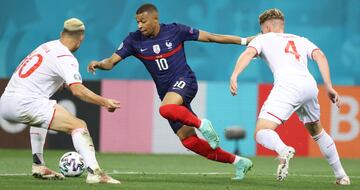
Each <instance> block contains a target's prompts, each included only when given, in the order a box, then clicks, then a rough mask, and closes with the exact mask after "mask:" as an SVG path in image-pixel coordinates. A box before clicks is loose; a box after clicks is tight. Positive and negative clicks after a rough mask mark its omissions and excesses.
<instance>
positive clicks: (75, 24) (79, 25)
mask: <svg viewBox="0 0 360 190" xmlns="http://www.w3.org/2000/svg"><path fill="white" fill-rule="evenodd" d="M64 29H65V30H67V31H71V32H76V31H84V30H85V25H84V23H83V22H82V21H81V20H80V19H78V18H70V19H67V20H66V21H65V22H64Z"/></svg>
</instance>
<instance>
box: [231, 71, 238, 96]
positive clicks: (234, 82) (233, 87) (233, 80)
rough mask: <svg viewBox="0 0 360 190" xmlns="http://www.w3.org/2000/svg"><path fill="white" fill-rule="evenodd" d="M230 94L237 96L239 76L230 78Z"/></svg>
mask: <svg viewBox="0 0 360 190" xmlns="http://www.w3.org/2000/svg"><path fill="white" fill-rule="evenodd" d="M230 92H231V94H232V95H233V96H235V95H237V76H231V78H230Z"/></svg>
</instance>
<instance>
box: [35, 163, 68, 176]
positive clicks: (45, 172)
mask: <svg viewBox="0 0 360 190" xmlns="http://www.w3.org/2000/svg"><path fill="white" fill-rule="evenodd" d="M31 173H32V176H34V177H35V178H40V179H65V176H64V175H63V174H61V173H58V172H55V171H53V170H50V169H49V168H48V167H46V166H44V165H38V164H33V165H32V168H31Z"/></svg>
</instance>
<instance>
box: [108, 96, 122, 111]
mask: <svg viewBox="0 0 360 190" xmlns="http://www.w3.org/2000/svg"><path fill="white" fill-rule="evenodd" d="M104 107H105V108H106V109H107V110H108V112H114V111H115V110H116V109H117V108H120V102H119V101H117V100H113V99H106V101H105V105H104Z"/></svg>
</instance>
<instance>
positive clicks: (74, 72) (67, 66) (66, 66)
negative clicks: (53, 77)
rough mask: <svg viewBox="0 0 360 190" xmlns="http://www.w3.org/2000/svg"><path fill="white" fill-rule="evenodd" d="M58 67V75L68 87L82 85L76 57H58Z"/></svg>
mask: <svg viewBox="0 0 360 190" xmlns="http://www.w3.org/2000/svg"><path fill="white" fill-rule="evenodd" d="M56 67H57V73H58V74H59V76H60V77H61V78H62V79H63V80H64V81H65V83H66V84H67V85H71V84H76V83H82V78H81V75H80V72H79V62H78V61H77V59H76V58H75V57H74V56H70V55H66V56H62V55H59V56H57V61H56Z"/></svg>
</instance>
